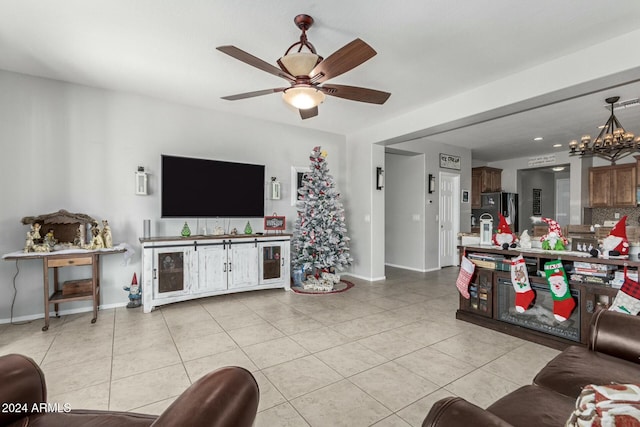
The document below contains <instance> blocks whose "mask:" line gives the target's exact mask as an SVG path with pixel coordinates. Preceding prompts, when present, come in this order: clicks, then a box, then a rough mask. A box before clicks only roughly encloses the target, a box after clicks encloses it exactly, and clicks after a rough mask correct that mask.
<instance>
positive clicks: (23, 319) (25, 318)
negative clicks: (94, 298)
mask: <svg viewBox="0 0 640 427" xmlns="http://www.w3.org/2000/svg"><path fill="white" fill-rule="evenodd" d="M126 305H127V303H126V302H122V303H115V304H103V305H101V306H100V310H109V309H112V308H118V307H125V306H126ZM90 311H93V307H91V306H88V307H78V308H72V309H68V310H60V311H59V312H58V314H60V316H68V315H70V314H78V313H87V312H90ZM55 314H56V313H55V311H53V312H51V313H50V314H49V315H50V316H52V317H53V316H55ZM39 319H44V313H38V314H28V315H26V316H18V317H14V318H13V323H20V322H29V321H31V320H39ZM5 323H11V318H6V319H0V325H2V324H5Z"/></svg>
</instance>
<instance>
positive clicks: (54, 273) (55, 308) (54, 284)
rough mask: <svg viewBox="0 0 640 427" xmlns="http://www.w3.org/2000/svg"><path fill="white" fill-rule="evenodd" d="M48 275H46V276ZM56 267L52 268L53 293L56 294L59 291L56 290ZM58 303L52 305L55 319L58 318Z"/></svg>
mask: <svg viewBox="0 0 640 427" xmlns="http://www.w3.org/2000/svg"><path fill="white" fill-rule="evenodd" d="M47 275H48V274H47ZM58 286H59V285H58V267H53V293H54V294H56V293H57V292H58V291H59V290H60V289H59V288H58ZM58 307H59V306H58V303H55V304H53V308H54V310H55V311H56V318H60V313H59V311H60V310H59V308H58Z"/></svg>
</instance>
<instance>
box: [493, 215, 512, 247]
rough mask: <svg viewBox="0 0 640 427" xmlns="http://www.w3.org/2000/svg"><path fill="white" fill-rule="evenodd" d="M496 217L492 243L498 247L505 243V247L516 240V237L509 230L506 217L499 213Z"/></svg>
mask: <svg viewBox="0 0 640 427" xmlns="http://www.w3.org/2000/svg"><path fill="white" fill-rule="evenodd" d="M498 218H499V222H498V230H497V231H496V233H495V234H494V235H493V239H492V240H493V244H494V245H496V246H500V247H504V245H505V244H506V245H507V247H509V245H511V244H512V243H513V242H515V241H516V239H517V237H516V235H515V234H513V233H512V232H511V227H510V226H509V223H507V219H506V218H505V217H504V216H502V214H500V213H499V214H498Z"/></svg>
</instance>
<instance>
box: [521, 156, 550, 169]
mask: <svg viewBox="0 0 640 427" xmlns="http://www.w3.org/2000/svg"><path fill="white" fill-rule="evenodd" d="M555 163H556V155H555V154H547V155H544V156H537V157H529V162H528V163H527V165H528V166H529V167H532V166H543V165H553V164H555Z"/></svg>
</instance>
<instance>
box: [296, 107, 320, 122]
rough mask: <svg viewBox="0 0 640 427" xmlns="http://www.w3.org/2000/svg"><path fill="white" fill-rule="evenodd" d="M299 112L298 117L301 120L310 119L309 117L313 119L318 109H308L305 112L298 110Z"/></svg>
mask: <svg viewBox="0 0 640 427" xmlns="http://www.w3.org/2000/svg"><path fill="white" fill-rule="evenodd" d="M298 111H300V117H302V120H304V119H310V118H311V117H315V116H317V115H318V107H313V108H308V109H306V110H298Z"/></svg>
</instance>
